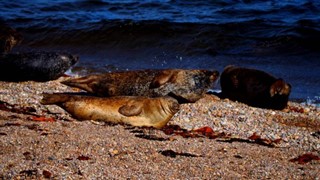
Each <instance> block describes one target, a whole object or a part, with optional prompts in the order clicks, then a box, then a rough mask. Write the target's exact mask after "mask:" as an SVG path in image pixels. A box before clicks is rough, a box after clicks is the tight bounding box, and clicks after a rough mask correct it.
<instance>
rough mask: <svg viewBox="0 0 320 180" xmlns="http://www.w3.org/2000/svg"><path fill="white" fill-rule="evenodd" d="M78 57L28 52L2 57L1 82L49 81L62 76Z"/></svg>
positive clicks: (0, 65) (8, 54) (0, 63)
mask: <svg viewBox="0 0 320 180" xmlns="http://www.w3.org/2000/svg"><path fill="white" fill-rule="evenodd" d="M78 59H79V58H78V57H77V56H74V55H71V54H68V53H56V52H27V53H7V54H1V55H0V80H2V81H29V80H32V81H49V80H54V79H57V78H59V77H60V76H62V75H63V74H64V73H65V71H67V70H68V69H69V68H70V67H71V66H72V65H74V64H75V63H76V62H77V61H78Z"/></svg>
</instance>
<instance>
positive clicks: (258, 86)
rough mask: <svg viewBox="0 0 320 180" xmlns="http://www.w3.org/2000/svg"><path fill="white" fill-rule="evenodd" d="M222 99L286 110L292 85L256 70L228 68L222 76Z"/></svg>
mask: <svg viewBox="0 0 320 180" xmlns="http://www.w3.org/2000/svg"><path fill="white" fill-rule="evenodd" d="M220 84H221V90H222V97H224V98H229V99H231V100H234V101H239V102H243V103H246V104H248V105H250V106H254V107H261V108H268V109H278V110H281V109H284V108H285V107H286V106H287V103H288V99H289V95H290V92H291V85H290V84H288V83H286V82H285V81H284V80H283V79H278V78H275V77H274V76H272V75H270V74H268V73H266V72H263V71H260V70H256V69H248V68H242V67H236V66H227V67H226V68H225V69H224V71H223V72H222V74H221V77H220Z"/></svg>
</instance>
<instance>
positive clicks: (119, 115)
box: [41, 94, 179, 128]
mask: <svg viewBox="0 0 320 180" xmlns="http://www.w3.org/2000/svg"><path fill="white" fill-rule="evenodd" d="M41 103H42V104H45V105H48V104H56V105H58V106H60V107H62V108H63V109H65V110H66V111H67V112H69V113H70V114H71V115H73V116H74V117H75V118H77V119H80V120H101V121H107V122H111V123H124V124H130V125H132V126H147V127H154V128H162V127H163V126H165V125H166V124H167V122H168V121H169V120H170V119H171V117H172V116H173V115H174V114H175V113H176V112H177V111H178V110H179V104H178V102H177V100H175V99H174V98H171V97H158V98H148V97H137V96H117V97H104V98H103V97H90V96H80V95H72V94H44V95H43V99H42V101H41Z"/></svg>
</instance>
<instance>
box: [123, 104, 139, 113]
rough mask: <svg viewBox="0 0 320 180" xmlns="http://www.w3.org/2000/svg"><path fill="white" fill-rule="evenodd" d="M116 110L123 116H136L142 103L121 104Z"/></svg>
mask: <svg viewBox="0 0 320 180" xmlns="http://www.w3.org/2000/svg"><path fill="white" fill-rule="evenodd" d="M118 112H119V113H120V114H122V115H124V116H137V115H139V114H140V113H141V112H142V105H138V104H133V105H128V104H126V105H123V106H121V107H120V108H119V110H118Z"/></svg>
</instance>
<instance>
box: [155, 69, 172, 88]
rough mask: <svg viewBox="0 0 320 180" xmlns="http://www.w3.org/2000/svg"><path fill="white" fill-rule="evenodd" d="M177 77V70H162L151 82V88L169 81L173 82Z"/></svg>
mask: <svg viewBox="0 0 320 180" xmlns="http://www.w3.org/2000/svg"><path fill="white" fill-rule="evenodd" d="M176 78H177V71H166V70H164V71H161V72H159V73H158V74H157V75H156V76H155V77H154V78H153V80H152V82H151V83H150V87H149V88H150V89H154V88H158V87H160V86H162V85H164V84H165V83H167V82H173V81H175V79H176Z"/></svg>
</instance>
